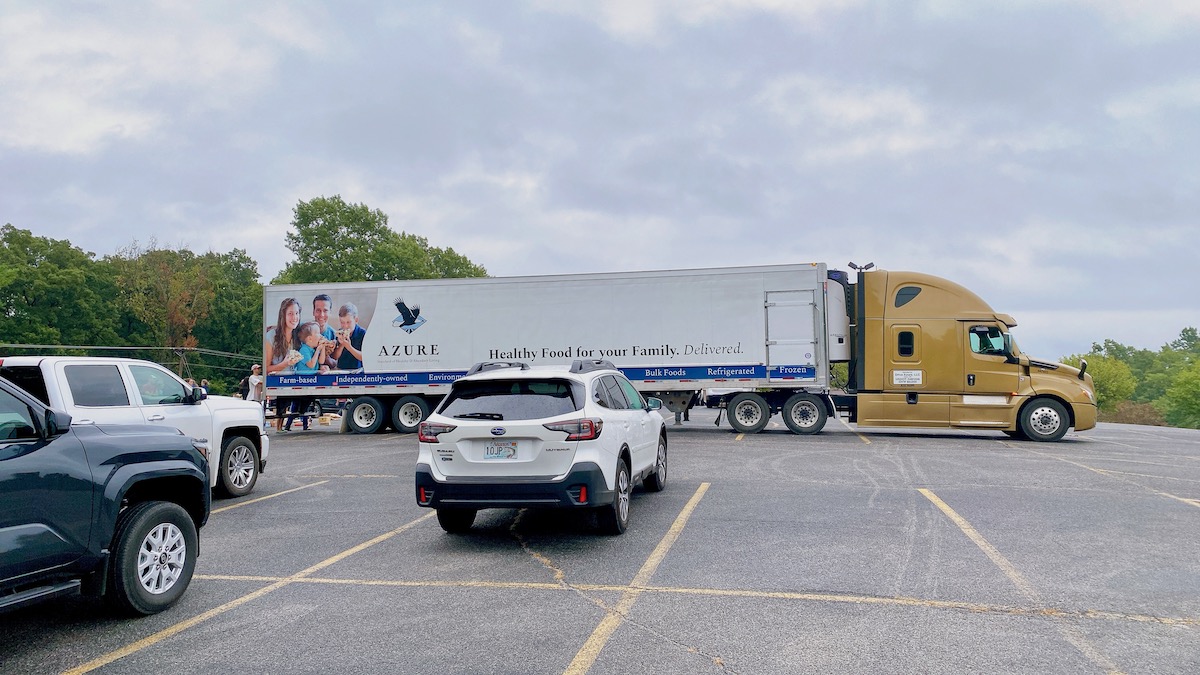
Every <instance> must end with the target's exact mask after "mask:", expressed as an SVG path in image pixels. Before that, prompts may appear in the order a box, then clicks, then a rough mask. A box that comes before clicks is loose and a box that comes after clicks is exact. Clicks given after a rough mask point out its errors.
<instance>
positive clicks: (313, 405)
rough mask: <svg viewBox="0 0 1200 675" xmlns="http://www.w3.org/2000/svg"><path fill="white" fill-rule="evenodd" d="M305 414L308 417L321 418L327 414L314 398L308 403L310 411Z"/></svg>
mask: <svg viewBox="0 0 1200 675" xmlns="http://www.w3.org/2000/svg"><path fill="white" fill-rule="evenodd" d="M304 412H305V413H306V414H308V415H313V416H315V417H320V416H321V415H324V414H325V408H323V407H321V402H320V401H318V400H317V399H315V398H314V399H313V400H311V401H309V402H308V409H307V410H305V411H304Z"/></svg>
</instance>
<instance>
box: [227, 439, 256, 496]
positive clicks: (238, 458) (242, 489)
mask: <svg viewBox="0 0 1200 675" xmlns="http://www.w3.org/2000/svg"><path fill="white" fill-rule="evenodd" d="M217 471H219V472H220V478H221V489H222V490H224V491H225V494H227V495H229V496H230V497H242V496H244V495H248V494H250V491H251V490H253V489H254V484H255V483H257V482H258V448H256V447H254V443H251V442H250V439H249V438H246V437H245V436H233V437H231V438H229V439H228V440H226V441H225V444H224V445H223V446H221V464H220V465H219V467H218V468H217Z"/></svg>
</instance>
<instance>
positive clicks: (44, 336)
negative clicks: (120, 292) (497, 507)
mask: <svg viewBox="0 0 1200 675" xmlns="http://www.w3.org/2000/svg"><path fill="white" fill-rule="evenodd" d="M115 295H116V290H115V286H114V284H113V280H112V278H111V276H110V275H108V273H107V270H106V269H105V268H104V267H103V266H102V265H100V264H99V263H98V262H97V261H96V260H95V258H94V254H92V253H88V252H85V251H83V250H81V249H79V248H76V247H74V246H72V245H71V243H70V242H69V241H66V240H59V239H49V238H46V237H35V236H33V233H32V232H30V231H29V230H21V229H17V228H15V227H13V226H12V225H11V224H6V225H4V227H2V228H0V336H3V337H2V340H3V341H4V342H12V343H18V344H52V345H90V344H100V345H117V344H120V339H119V337H118V334H117V318H116V312H115V310H114V307H113V299H114V297H115Z"/></svg>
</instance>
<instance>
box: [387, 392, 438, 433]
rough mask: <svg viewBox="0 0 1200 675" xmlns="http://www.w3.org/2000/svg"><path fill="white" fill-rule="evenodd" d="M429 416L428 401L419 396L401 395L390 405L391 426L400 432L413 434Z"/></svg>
mask: <svg viewBox="0 0 1200 675" xmlns="http://www.w3.org/2000/svg"><path fill="white" fill-rule="evenodd" d="M426 417H429V403H427V402H426V401H425V399H423V398H421V397H420V396H401V397H400V398H398V399H396V403H395V404H394V405H392V428H393V429H395V430H396V431H399V432H400V433H402V434H415V433H417V427H419V426H421V422H423V421H425V418H426Z"/></svg>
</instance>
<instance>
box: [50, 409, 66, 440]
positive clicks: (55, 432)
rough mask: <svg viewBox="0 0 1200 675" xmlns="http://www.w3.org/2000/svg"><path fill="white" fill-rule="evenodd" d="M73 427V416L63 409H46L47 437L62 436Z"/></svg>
mask: <svg viewBox="0 0 1200 675" xmlns="http://www.w3.org/2000/svg"><path fill="white" fill-rule="evenodd" d="M70 428H71V416H70V415H68V414H67V413H65V412H63V411H61V410H52V409H50V408H47V409H46V438H54V437H55V436H62V435H63V434H65V433H67V430H69V429H70Z"/></svg>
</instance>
